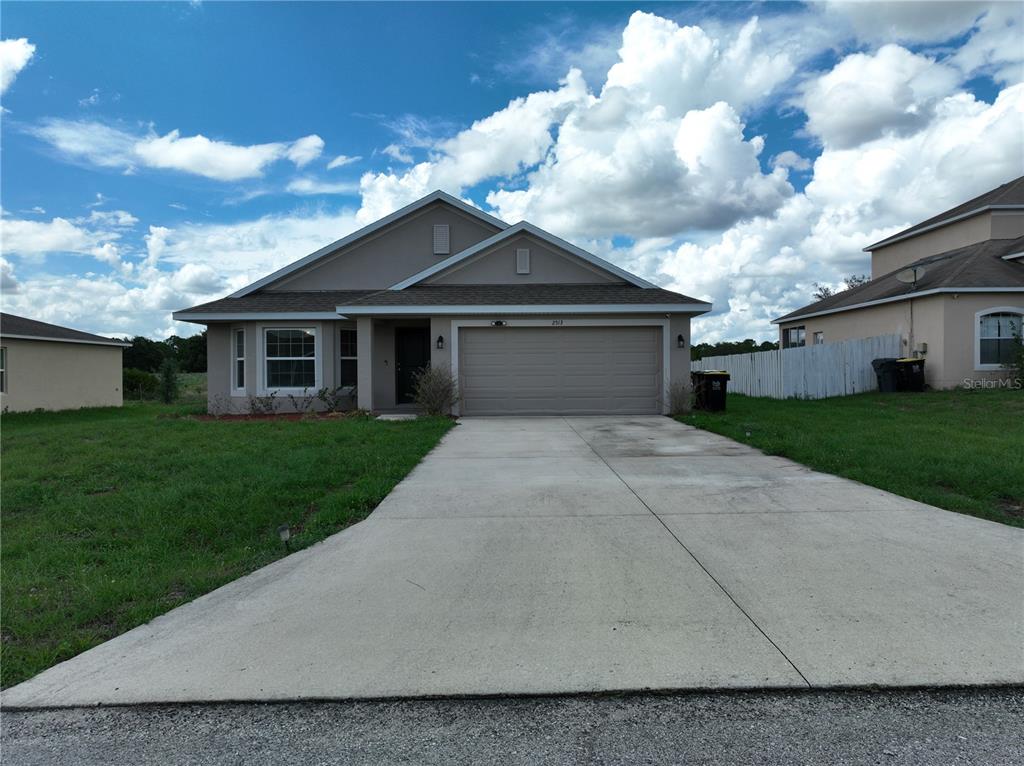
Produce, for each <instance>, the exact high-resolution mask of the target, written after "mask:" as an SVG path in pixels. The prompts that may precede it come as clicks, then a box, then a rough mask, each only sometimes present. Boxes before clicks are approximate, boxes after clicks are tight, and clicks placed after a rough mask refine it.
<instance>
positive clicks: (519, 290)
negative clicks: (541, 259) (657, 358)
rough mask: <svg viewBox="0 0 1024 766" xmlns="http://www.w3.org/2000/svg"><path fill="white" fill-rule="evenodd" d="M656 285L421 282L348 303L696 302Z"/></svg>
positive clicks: (475, 304) (486, 304)
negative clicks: (433, 283)
mask: <svg viewBox="0 0 1024 766" xmlns="http://www.w3.org/2000/svg"><path fill="white" fill-rule="evenodd" d="M699 302H700V301H698V300H697V299H695V298H689V297H687V296H685V295H681V294H680V293H674V292H672V291H670V290H662V289H661V288H659V287H635V286H634V285H624V284H613V285H606V284H583V285H555V284H545V285H423V286H418V287H407V288H405V289H404V290H382V291H380V292H378V293H374V294H373V295H368V296H366V297H365V298H362V299H361V300H358V301H353V302H352V303H349V304H342V303H339V304H338V305H339V306H341V305H352V306H359V305H363V306H498V305H523V306H542V305H545V304H551V305H566V304H601V303H608V304H623V303H635V304H645V303H647V304H650V303H665V304H672V303H699Z"/></svg>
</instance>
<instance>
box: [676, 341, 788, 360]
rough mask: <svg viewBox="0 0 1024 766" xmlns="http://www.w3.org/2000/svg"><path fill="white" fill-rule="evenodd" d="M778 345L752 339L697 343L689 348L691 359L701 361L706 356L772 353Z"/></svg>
mask: <svg viewBox="0 0 1024 766" xmlns="http://www.w3.org/2000/svg"><path fill="white" fill-rule="evenodd" d="M778 347H779V344H778V343H777V342H774V341H770V340H766V341H762V342H761V343H758V342H757V341H756V340H754V339H753V338H747V339H746V340H740V341H729V340H726V341H721V342H719V343H698V344H696V345H694V346H690V358H691V359H703V358H704V357H706V356H731V355H732V354H751V353H754V352H755V351H772V350H773V349H777V348H778Z"/></svg>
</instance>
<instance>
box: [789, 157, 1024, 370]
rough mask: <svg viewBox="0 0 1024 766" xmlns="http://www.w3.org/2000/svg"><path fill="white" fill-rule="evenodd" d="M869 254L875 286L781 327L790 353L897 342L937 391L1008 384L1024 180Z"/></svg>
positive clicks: (1022, 297)
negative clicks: (851, 342) (891, 338)
mask: <svg viewBox="0 0 1024 766" xmlns="http://www.w3.org/2000/svg"><path fill="white" fill-rule="evenodd" d="M865 251H866V252H870V253H871V281H870V282H867V283H866V284H863V285H860V286H858V287H854V288H851V289H849V290H844V291H843V292H840V293H837V294H835V295H833V296H831V297H828V298H825V299H824V300H820V301H818V302H817V303H812V304H810V305H808V306H804V307H803V308H801V309H797V310H796V311H793V312H791V313H789V314H786V315H785V316H782V317H779V318H778V319H776V320H774V322H773V323H774V324H777V325H778V326H779V339H780V341H781V345H782V347H783V348H791V347H793V346H803V345H810V344H813V343H834V342H836V341H841V340H848V339H851V338H866V337H871V336H873V335H886V334H899V335H901V336H902V339H903V349H904V353H905V354H906V355H911V354H913V355H918V356H923V357H924V358H925V360H926V361H925V379H926V382H927V383H928V384H929V385H930V386H932V387H933V388H953V387H955V386H972V385H979V381H980V382H981V383H980V384H981V385H985V384H986V382H987V381H991V380H995V379H1006V378H1008V377H1009V376H1010V372H1009V371H1008V370H1007V369H1005V367H1004V363H1005V362H1006V361H1007V360H1008V359H1009V358H1010V355H1011V353H1012V351H1013V348H1014V343H1015V340H1014V336H1016V335H1019V333H1020V331H1021V323H1022V317H1024V176H1022V177H1021V178H1017V179H1016V180H1013V181H1010V182H1009V183H1006V184H1003V185H1002V186H1000V187H998V188H996V189H993V190H992V191H990V192H987V193H986V194H982V195H981V196H980V197H976V198H974V199H972V200H969V201H967V202H965V203H963V204H962V205H958V206H957V207H955V208H953V209H952V210H947V211H946V212H944V213H941V214H939V215H937V216H935V217H934V218H929V219H928V220H927V221H923V222H921V223H919V224H917V225H916V226H911V227H910V228H909V229H906V230H904V231H901V232H899V233H897V234H894V235H892V236H891V237H887V238H886V239H883V240H882V241H880V242H876V243H875V244H873V245H870V246H869V247H866V248H865ZM988 384H989V385H992V384H991V383H988Z"/></svg>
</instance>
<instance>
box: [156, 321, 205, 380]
mask: <svg viewBox="0 0 1024 766" xmlns="http://www.w3.org/2000/svg"><path fill="white" fill-rule="evenodd" d="M165 342H166V343H167V345H168V346H170V348H171V350H172V352H173V354H174V359H175V361H177V362H178V369H180V370H181V371H182V372H206V330H203V331H202V332H201V333H199V334H198V335H192V336H190V337H188V338H181V337H179V336H177V335H172V336H171V337H170V338H168V339H167V340H166V341H165Z"/></svg>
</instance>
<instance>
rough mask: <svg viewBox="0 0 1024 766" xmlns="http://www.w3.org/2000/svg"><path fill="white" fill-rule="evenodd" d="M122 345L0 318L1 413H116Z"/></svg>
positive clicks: (11, 316)
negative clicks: (80, 410)
mask: <svg viewBox="0 0 1024 766" xmlns="http://www.w3.org/2000/svg"><path fill="white" fill-rule="evenodd" d="M125 346H126V344H124V343H121V342H119V341H116V340H111V339H110V338H104V337H102V336H100V335H93V334H91V333H87V332H82V331H81V330H72V329H71V328H70V327H61V326H59V325H55V324H47V323H46V322H37V321H36V320H34V319H26V318H25V317H19V316H15V315H14V314H0V410H2V411H4V412H25V411H28V410H40V409H42V410H71V409H77V408H79V407H120V406H121V404H122V399H121V354H122V352H123V350H124V348H125Z"/></svg>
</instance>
